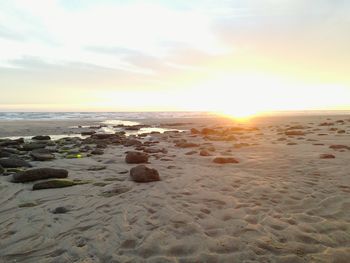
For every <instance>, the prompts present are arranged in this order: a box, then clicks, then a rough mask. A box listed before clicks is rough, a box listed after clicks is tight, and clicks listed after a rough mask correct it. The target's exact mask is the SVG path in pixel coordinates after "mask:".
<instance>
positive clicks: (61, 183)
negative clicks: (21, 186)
mask: <svg viewBox="0 0 350 263" xmlns="http://www.w3.org/2000/svg"><path fill="white" fill-rule="evenodd" d="M73 185H76V183H75V182H74V181H71V180H58V179H54V180H49V181H45V182H40V183H36V184H34V185H33V190H42V189H50V188H63V187H69V186H73Z"/></svg>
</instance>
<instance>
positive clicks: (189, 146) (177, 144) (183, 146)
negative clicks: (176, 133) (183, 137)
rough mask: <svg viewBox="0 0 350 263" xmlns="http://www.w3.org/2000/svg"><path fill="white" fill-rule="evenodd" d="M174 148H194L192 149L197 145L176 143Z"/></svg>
mask: <svg viewBox="0 0 350 263" xmlns="http://www.w3.org/2000/svg"><path fill="white" fill-rule="evenodd" d="M175 146H176V147H179V148H194V147H198V146H199V144H196V143H191V142H178V143H176V144H175Z"/></svg>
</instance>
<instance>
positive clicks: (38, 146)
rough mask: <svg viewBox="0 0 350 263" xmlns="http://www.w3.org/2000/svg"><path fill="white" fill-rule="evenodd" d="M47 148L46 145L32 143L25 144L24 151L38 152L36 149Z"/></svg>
mask: <svg viewBox="0 0 350 263" xmlns="http://www.w3.org/2000/svg"><path fill="white" fill-rule="evenodd" d="M45 147H46V144H45V143H36V142H32V143H26V144H23V146H22V150H24V151H32V150H36V149H42V148H45Z"/></svg>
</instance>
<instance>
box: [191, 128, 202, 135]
mask: <svg viewBox="0 0 350 263" xmlns="http://www.w3.org/2000/svg"><path fill="white" fill-rule="evenodd" d="M200 133H201V132H200V131H199V130H197V129H196V128H192V129H191V134H200Z"/></svg>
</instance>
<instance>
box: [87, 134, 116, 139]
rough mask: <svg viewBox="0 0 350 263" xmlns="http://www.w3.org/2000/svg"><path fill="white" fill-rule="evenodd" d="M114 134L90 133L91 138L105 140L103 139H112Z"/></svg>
mask: <svg viewBox="0 0 350 263" xmlns="http://www.w3.org/2000/svg"><path fill="white" fill-rule="evenodd" d="M116 136H117V135H116V134H104V133H96V134H93V135H91V138H93V139H97V140H105V139H112V138H115V137H116Z"/></svg>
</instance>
